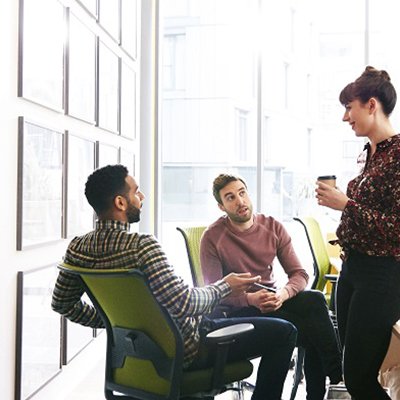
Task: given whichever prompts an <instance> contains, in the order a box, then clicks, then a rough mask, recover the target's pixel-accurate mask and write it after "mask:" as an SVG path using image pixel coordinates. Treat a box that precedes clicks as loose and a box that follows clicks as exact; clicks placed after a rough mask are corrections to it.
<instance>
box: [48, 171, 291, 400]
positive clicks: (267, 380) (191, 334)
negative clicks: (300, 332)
mask: <svg viewBox="0 0 400 400" xmlns="http://www.w3.org/2000/svg"><path fill="white" fill-rule="evenodd" d="M85 195H86V197H87V199H88V201H89V203H90V205H91V206H92V207H93V208H94V210H95V211H96V214H97V216H98V220H97V221H96V228H95V230H94V231H92V232H89V233H88V234H86V235H83V236H80V237H75V238H74V239H73V240H72V241H71V243H70V244H69V246H68V249H67V251H66V254H65V257H64V262H66V263H67V264H71V265H75V266H79V267H84V268H96V269H102V268H104V269H105V268H107V269H109V268H127V269H131V268H137V269H139V270H140V271H141V272H143V273H144V275H145V276H146V278H147V279H148V282H149V286H150V289H151V290H152V291H153V293H154V295H155V297H156V299H157V300H158V302H159V303H160V304H161V305H162V306H164V307H165V308H166V309H167V310H168V312H169V313H170V314H171V316H172V317H173V318H174V320H175V322H176V323H177V325H178V327H179V329H180V330H181V332H182V337H183V340H184V349H185V358H184V367H185V368H190V367H191V366H193V365H196V366H198V364H199V361H200V360H198V359H196V355H197V354H198V353H199V348H200V346H203V344H202V340H201V334H200V332H203V330H200V326H201V324H202V321H203V315H205V314H209V313H210V312H211V311H212V310H213V309H214V308H215V307H216V306H217V304H218V303H219V302H220V300H222V299H223V298H225V297H227V296H232V295H233V296H235V295H238V294H241V293H243V292H244V291H245V290H247V289H248V288H250V286H251V285H252V284H253V283H254V282H257V281H258V280H259V277H258V276H255V277H251V275H250V274H249V273H244V274H234V273H233V274H229V275H227V276H226V277H224V278H223V279H221V280H219V281H217V282H215V283H212V284H210V285H208V286H205V287H202V288H190V287H189V286H188V285H187V284H185V283H184V281H183V280H182V279H181V278H180V277H178V276H177V275H176V274H175V272H174V269H173V267H172V266H171V265H170V264H169V262H168V260H167V257H166V256H165V254H164V252H163V250H162V249H161V246H160V244H159V243H158V241H157V240H156V239H155V238H154V237H153V236H152V235H148V234H140V233H136V232H133V233H130V232H129V226H130V224H131V223H134V222H138V221H139V220H140V212H141V207H142V202H143V200H144V195H143V193H142V192H141V191H140V190H139V187H138V184H137V182H136V180H135V179H134V178H133V177H132V176H130V175H128V170H127V169H126V167H124V166H122V165H112V166H111V165H108V166H106V167H104V168H101V169H98V170H96V171H95V172H94V173H93V174H92V175H90V176H89V178H88V180H87V182H86V188H85ZM83 294H84V289H83V287H82V286H81V285H80V283H79V280H78V279H77V278H76V277H75V276H74V275H72V274H69V273H68V272H65V271H60V272H59V276H58V278H57V282H56V285H55V288H54V291H53V299H52V308H53V310H54V311H56V312H58V313H60V314H62V315H64V316H65V317H66V318H68V319H69V320H71V321H73V322H77V323H80V324H82V325H85V326H90V327H93V328H98V327H103V322H102V320H101V318H100V315H99V314H98V313H97V311H96V309H95V308H94V307H93V306H91V305H89V304H87V303H85V302H84V301H83V300H82V298H81V297H82V295H83ZM241 322H251V323H253V325H255V327H256V329H255V330H254V331H252V332H249V333H248V334H247V335H244V336H245V337H244V338H243V339H241V338H239V339H238V340H237V342H236V343H235V344H234V346H235V347H236V349H235V351H232V352H231V357H232V358H233V359H235V358H236V359H240V358H244V357H247V358H253V357H259V356H262V357H263V358H265V360H264V361H262V362H261V363H260V368H259V371H258V375H259V377H260V378H261V379H257V384H256V389H255V391H254V394H253V399H258V398H260V399H261V398H262V399H271V400H272V399H273V400H278V399H280V398H281V397H280V395H281V392H282V388H283V383H284V380H285V377H286V374H287V370H288V366H289V362H290V358H291V354H292V351H293V348H294V344H295V340H296V334H297V332H296V329H295V328H294V326H293V325H292V324H290V323H288V322H285V321H281V320H276V319H275V320H273V319H271V320H269V319H267V318H260V320H259V321H258V320H257V318H250V319H249V318H232V319H223V320H213V321H211V325H212V326H213V328H219V327H222V326H226V325H232V324H235V323H241ZM209 323H210V321H209ZM264 356H265V357H264ZM267 360H268V361H267ZM201 362H203V361H201Z"/></svg>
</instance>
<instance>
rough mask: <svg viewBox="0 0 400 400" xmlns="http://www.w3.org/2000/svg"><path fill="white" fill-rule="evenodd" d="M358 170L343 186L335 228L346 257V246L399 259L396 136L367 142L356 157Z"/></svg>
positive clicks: (399, 144) (399, 153)
mask: <svg viewBox="0 0 400 400" xmlns="http://www.w3.org/2000/svg"><path fill="white" fill-rule="evenodd" d="M359 162H360V164H361V168H362V172H361V174H360V175H358V176H357V177H356V178H354V179H353V180H351V181H350V182H349V184H348V187H347V196H348V197H349V198H350V200H349V201H348V203H347V205H346V207H345V209H344V211H343V213H342V218H341V221H340V225H339V227H338V229H337V237H338V239H339V240H338V241H339V243H340V245H341V246H342V247H343V251H344V254H343V257H344V258H346V257H347V255H348V251H349V249H354V250H357V251H359V252H361V253H364V254H368V255H370V256H380V257H387V256H393V257H395V258H396V260H398V261H400V135H395V136H393V137H391V138H389V139H387V140H384V141H382V142H380V143H378V145H377V148H376V152H375V154H373V155H372V156H371V147H370V144H369V143H368V144H367V145H366V146H365V149H364V152H363V153H362V154H361V156H360V157H359Z"/></svg>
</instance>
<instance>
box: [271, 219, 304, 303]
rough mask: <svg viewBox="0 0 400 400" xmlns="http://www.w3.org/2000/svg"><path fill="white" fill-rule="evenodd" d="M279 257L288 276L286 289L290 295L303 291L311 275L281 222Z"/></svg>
mask: <svg viewBox="0 0 400 400" xmlns="http://www.w3.org/2000/svg"><path fill="white" fill-rule="evenodd" d="M277 233H278V249H277V257H278V260H279V262H280V263H281V265H282V268H283V269H284V270H285V272H286V274H287V276H288V278H289V279H288V282H287V283H286V285H285V289H286V290H287V291H288V293H289V296H290V297H293V296H296V294H297V293H299V292H301V291H303V290H304V289H305V288H306V286H307V283H308V279H309V276H308V274H307V272H306V270H305V269H304V268H303V267H302V265H301V263H300V260H299V258H298V257H297V254H296V252H295V251H294V248H293V244H292V240H291V238H290V236H289V234H288V232H287V231H286V229H285V227H284V226H283V225H282V224H279V229H278V230H277Z"/></svg>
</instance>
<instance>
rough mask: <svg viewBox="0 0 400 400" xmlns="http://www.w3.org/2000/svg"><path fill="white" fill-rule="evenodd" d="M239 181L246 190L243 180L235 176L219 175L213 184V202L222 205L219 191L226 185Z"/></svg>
mask: <svg viewBox="0 0 400 400" xmlns="http://www.w3.org/2000/svg"><path fill="white" fill-rule="evenodd" d="M235 181H240V182H242V183H243V185H244V187H245V188H246V189H247V185H246V182H245V181H244V179H243V178H241V177H240V176H237V175H230V174H219V175H218V176H217V177H216V178H215V179H214V182H213V195H214V198H215V200H217V202H218V203H219V204H222V199H221V195H220V194H219V192H220V190H221V189H223V188H224V187H225V186H226V185H227V184H228V183H231V182H235Z"/></svg>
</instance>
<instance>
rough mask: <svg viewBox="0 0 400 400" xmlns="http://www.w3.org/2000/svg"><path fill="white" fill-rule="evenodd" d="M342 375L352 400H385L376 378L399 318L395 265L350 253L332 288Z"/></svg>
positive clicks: (399, 273) (399, 281)
mask: <svg viewBox="0 0 400 400" xmlns="http://www.w3.org/2000/svg"><path fill="white" fill-rule="evenodd" d="M336 302H337V317H338V325H339V334H340V341H341V343H342V344H343V346H344V359H343V372H344V379H345V382H346V386H347V389H348V391H349V393H350V394H351V395H352V396H353V398H354V399H356V400H381V399H382V400H383V399H390V397H389V396H388V395H387V393H386V392H385V391H384V390H383V389H382V387H381V385H380V384H379V382H378V380H377V377H378V372H379V369H380V366H381V364H382V361H383V360H384V358H385V355H386V352H387V348H388V346H389V343H390V338H391V331H392V326H393V324H394V323H395V322H396V321H397V320H398V319H399V318H400V262H398V261H396V260H395V259H394V258H393V257H373V256H368V255H366V254H361V253H358V252H356V251H351V252H350V254H349V257H348V259H347V261H345V262H344V263H343V266H342V271H341V273H340V277H339V281H338V285H337V299H336Z"/></svg>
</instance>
